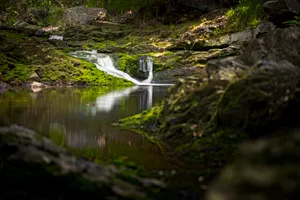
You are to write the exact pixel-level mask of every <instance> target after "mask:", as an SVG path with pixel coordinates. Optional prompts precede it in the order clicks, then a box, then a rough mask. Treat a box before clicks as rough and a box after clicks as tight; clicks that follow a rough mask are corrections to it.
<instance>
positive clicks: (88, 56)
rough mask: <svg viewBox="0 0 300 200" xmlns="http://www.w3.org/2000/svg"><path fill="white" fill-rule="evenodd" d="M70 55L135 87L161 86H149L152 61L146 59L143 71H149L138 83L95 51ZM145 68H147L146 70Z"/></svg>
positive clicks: (151, 74) (110, 60)
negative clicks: (88, 62)
mask: <svg viewBox="0 0 300 200" xmlns="http://www.w3.org/2000/svg"><path fill="white" fill-rule="evenodd" d="M70 55H72V56H74V57H76V58H82V59H85V60H88V61H90V62H93V63H94V64H95V65H96V67H97V68H98V69H99V70H101V71H104V72H106V73H107V74H110V75H112V76H115V77H118V78H124V79H126V80H128V81H131V82H133V83H134V84H136V85H163V84H150V83H151V81H152V79H153V59H149V58H148V57H147V60H146V65H145V70H148V71H149V76H148V78H147V79H146V80H144V81H138V80H136V79H134V78H132V77H131V76H129V74H127V73H125V72H123V71H121V70H118V69H116V68H115V67H114V64H113V61H112V59H111V58H110V57H109V56H108V55H106V54H100V53H97V51H95V50H93V51H76V52H72V53H70ZM143 62H145V61H143ZM146 67H147V69H146ZM164 85H167V84H164Z"/></svg>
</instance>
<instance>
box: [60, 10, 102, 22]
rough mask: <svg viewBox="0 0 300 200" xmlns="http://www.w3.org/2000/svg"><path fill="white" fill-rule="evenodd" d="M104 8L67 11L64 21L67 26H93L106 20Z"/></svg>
mask: <svg viewBox="0 0 300 200" xmlns="http://www.w3.org/2000/svg"><path fill="white" fill-rule="evenodd" d="M106 15H107V11H106V10H105V9H104V8H87V7H84V6H78V7H73V8H69V9H67V10H65V12H64V17H63V21H64V24H65V26H77V25H91V24H94V23H95V22H97V21H104V20H105V19H106Z"/></svg>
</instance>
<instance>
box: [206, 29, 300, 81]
mask: <svg viewBox="0 0 300 200" xmlns="http://www.w3.org/2000/svg"><path fill="white" fill-rule="evenodd" d="M299 40H300V27H290V28H285V29H277V30H275V31H272V32H270V33H267V34H265V36H264V37H262V38H259V39H256V40H253V41H252V42H250V43H249V44H248V45H247V47H246V49H245V51H244V52H243V54H242V55H240V56H238V57H229V58H226V59H220V60H214V61H210V62H208V64H207V67H206V70H207V73H208V75H209V76H211V75H212V74H214V73H219V74H220V73H223V72H222V71H223V70H224V71H228V69H230V68H231V71H232V72H233V73H237V72H238V71H239V70H242V71H243V70H244V69H247V68H249V67H250V66H252V65H254V64H255V63H257V61H259V60H270V61H274V62H280V61H284V60H285V61H287V62H290V63H291V64H293V65H295V66H298V67H300V57H299V55H300V43H299V42H295V41H299Z"/></svg>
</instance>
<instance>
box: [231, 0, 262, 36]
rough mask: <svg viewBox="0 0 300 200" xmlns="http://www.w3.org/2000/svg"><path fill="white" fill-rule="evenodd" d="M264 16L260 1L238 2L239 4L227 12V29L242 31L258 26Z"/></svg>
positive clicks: (242, 0) (244, 0)
mask: <svg viewBox="0 0 300 200" xmlns="http://www.w3.org/2000/svg"><path fill="white" fill-rule="evenodd" d="M263 15H264V10H263V1H262V0H240V1H239V4H238V5H237V6H236V7H235V8H233V9H230V10H228V11H227V13H226V16H227V17H228V24H227V29H229V30H232V31H242V30H244V29H245V28H253V27H255V26H256V25H258V24H259V23H260V22H261V20H262V18H263Z"/></svg>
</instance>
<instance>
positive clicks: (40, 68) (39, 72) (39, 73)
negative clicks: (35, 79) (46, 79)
mask: <svg viewBox="0 0 300 200" xmlns="http://www.w3.org/2000/svg"><path fill="white" fill-rule="evenodd" d="M35 72H36V74H37V75H38V76H39V78H43V74H44V70H43V68H42V67H39V68H38V69H37V70H35Z"/></svg>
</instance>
